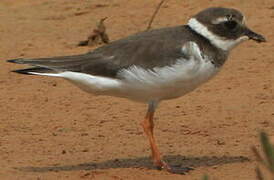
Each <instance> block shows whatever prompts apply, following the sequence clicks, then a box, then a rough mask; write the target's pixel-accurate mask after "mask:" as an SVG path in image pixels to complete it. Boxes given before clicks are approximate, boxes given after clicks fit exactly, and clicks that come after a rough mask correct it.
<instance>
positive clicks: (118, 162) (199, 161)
mask: <svg viewBox="0 0 274 180" xmlns="http://www.w3.org/2000/svg"><path fill="white" fill-rule="evenodd" d="M164 160H165V161H166V162H167V163H169V164H170V165H172V166H176V167H193V168H195V167H210V166H216V165H223V164H230V163H241V162H247V161H249V159H248V158H247V157H243V156H222V157H216V156H211V157H208V156H204V157H185V156H181V155H169V156H165V157H164ZM111 168H148V169H155V168H154V167H153V165H152V163H151V159H150V158H149V157H139V158H133V159H114V160H108V161H103V162H96V163H93V162H90V163H83V164H75V165H56V166H45V167H32V166H29V167H16V168H15V169H17V170H20V171H28V172H50V171H55V172H58V171H78V170H99V169H111Z"/></svg>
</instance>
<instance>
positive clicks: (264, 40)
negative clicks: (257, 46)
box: [251, 35, 266, 43]
mask: <svg viewBox="0 0 274 180" xmlns="http://www.w3.org/2000/svg"><path fill="white" fill-rule="evenodd" d="M251 39H253V40H255V41H257V42H258V43H262V42H266V39H265V38H264V37H263V36H262V35H259V36H257V37H253V38H251Z"/></svg>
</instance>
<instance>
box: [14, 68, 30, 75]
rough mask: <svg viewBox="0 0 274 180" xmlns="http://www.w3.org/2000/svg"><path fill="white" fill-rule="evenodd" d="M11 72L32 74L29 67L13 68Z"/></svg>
mask: <svg viewBox="0 0 274 180" xmlns="http://www.w3.org/2000/svg"><path fill="white" fill-rule="evenodd" d="M11 72H14V73H18V74H26V75H32V74H31V73H30V72H29V70H27V69H17V70H13V71H11Z"/></svg>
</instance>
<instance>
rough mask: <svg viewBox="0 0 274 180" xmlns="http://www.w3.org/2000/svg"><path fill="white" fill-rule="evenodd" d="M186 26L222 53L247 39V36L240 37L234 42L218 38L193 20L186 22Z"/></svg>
mask: <svg viewBox="0 0 274 180" xmlns="http://www.w3.org/2000/svg"><path fill="white" fill-rule="evenodd" d="M188 25H189V27H190V28H191V29H192V30H194V31H195V32H197V33H198V34H200V35H202V36H203V37H205V38H207V39H208V40H209V41H210V42H211V43H212V44H213V45H214V46H216V47H217V48H220V49H222V50H224V51H230V50H231V49H232V48H234V47H235V46H236V45H238V44H239V43H241V42H243V41H245V40H247V39H248V37H247V36H242V37H240V38H238V39H235V40H228V39H225V38H223V37H220V36H218V35H216V34H213V33H212V32H210V31H209V30H208V29H207V27H206V26H205V25H203V24H202V23H200V22H199V21H198V20H197V19H195V18H191V19H190V20H189V21H188Z"/></svg>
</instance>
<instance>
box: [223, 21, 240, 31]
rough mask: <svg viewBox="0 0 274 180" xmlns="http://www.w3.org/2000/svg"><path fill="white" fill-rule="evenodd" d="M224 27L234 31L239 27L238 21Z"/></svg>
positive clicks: (227, 23)
mask: <svg viewBox="0 0 274 180" xmlns="http://www.w3.org/2000/svg"><path fill="white" fill-rule="evenodd" d="M224 25H225V27H226V28H227V29H230V30H234V29H235V28H236V27H237V26H238V23H237V22H236V21H227V22H225V23H224Z"/></svg>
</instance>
